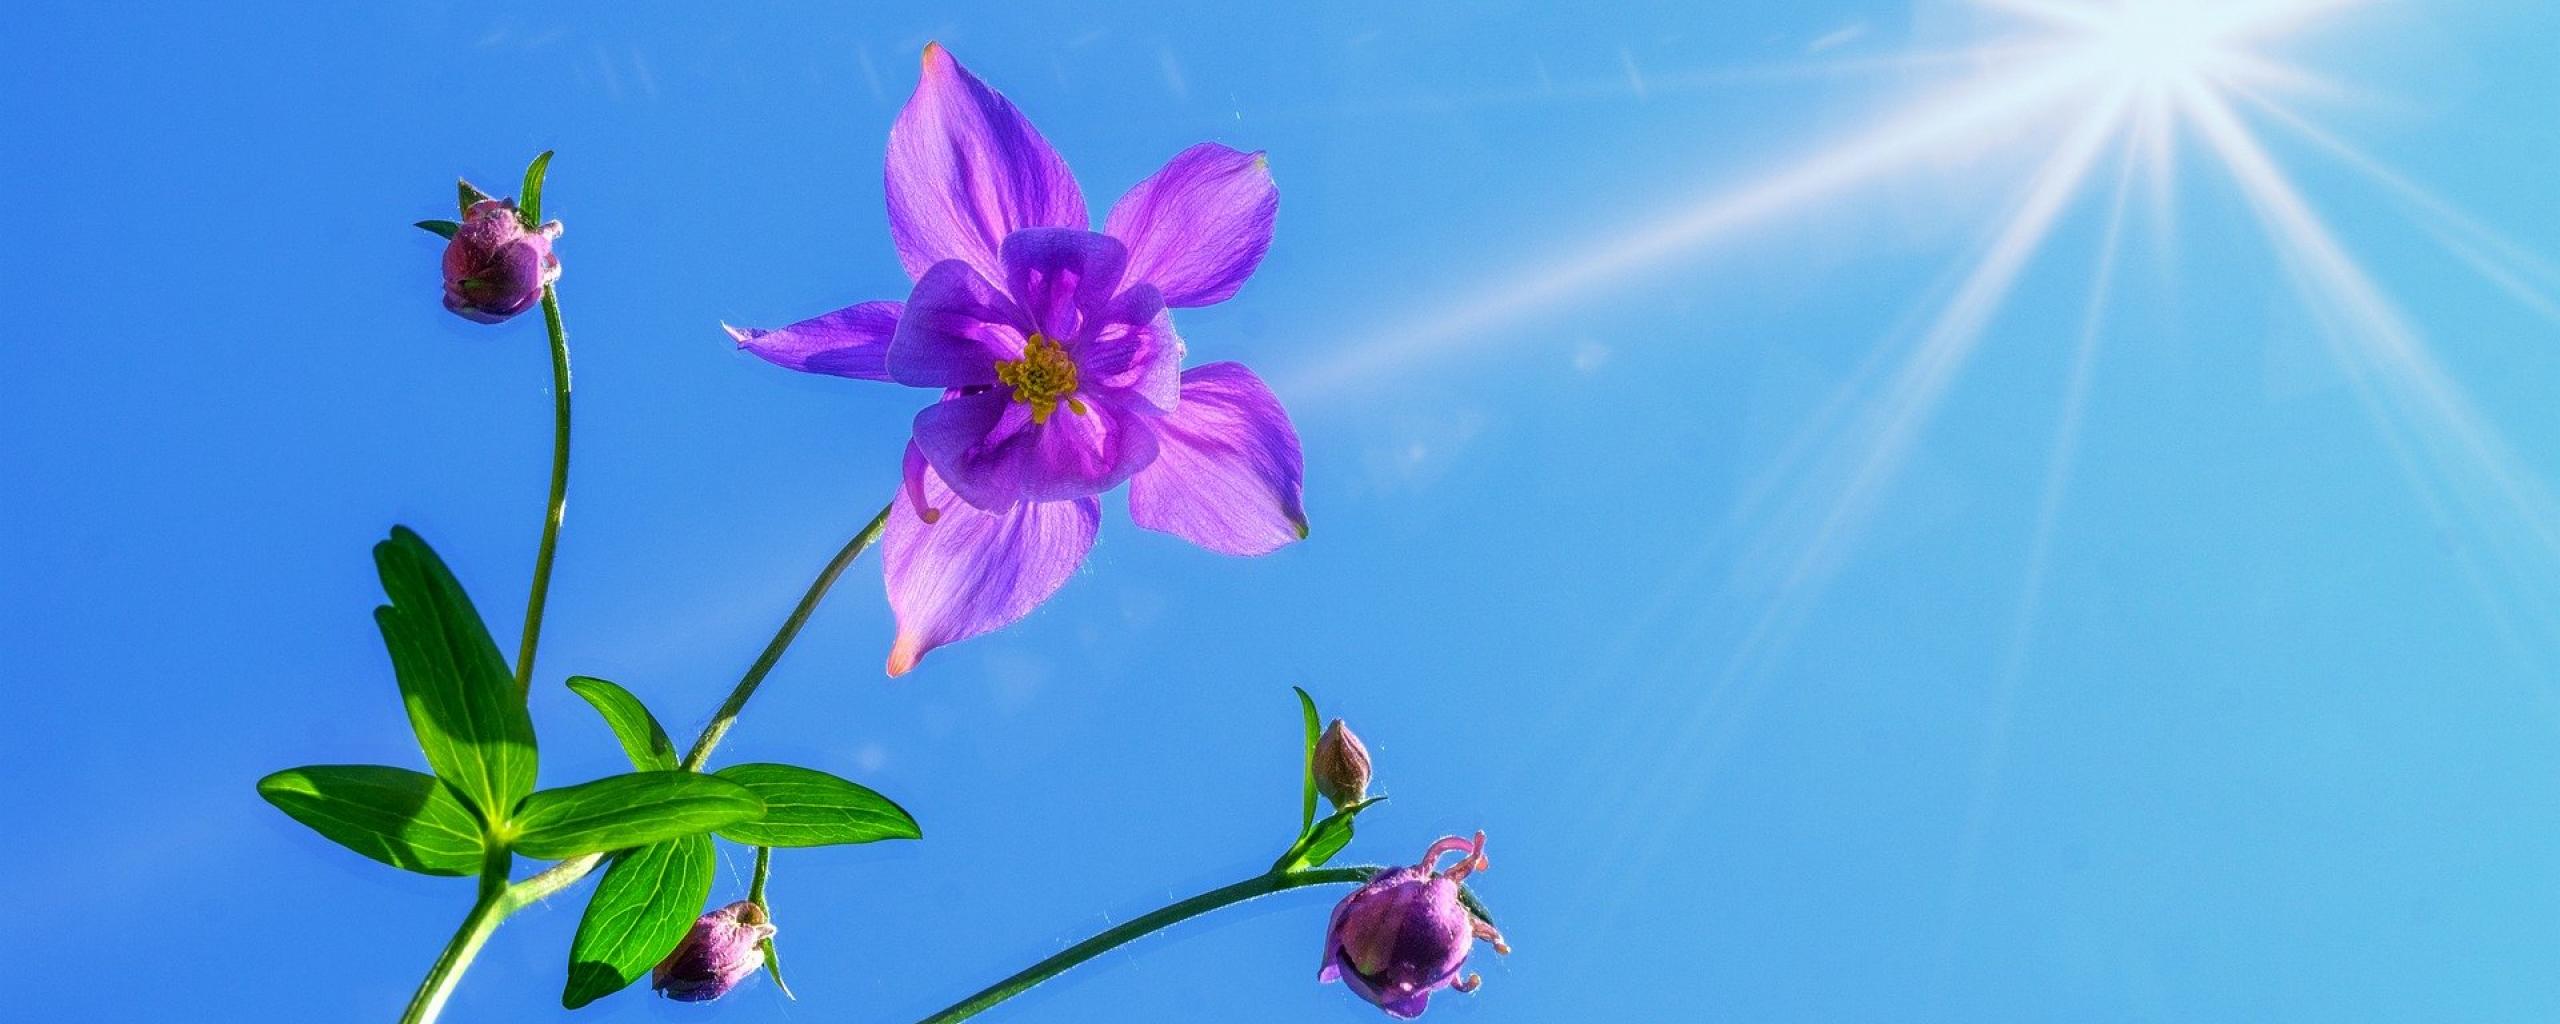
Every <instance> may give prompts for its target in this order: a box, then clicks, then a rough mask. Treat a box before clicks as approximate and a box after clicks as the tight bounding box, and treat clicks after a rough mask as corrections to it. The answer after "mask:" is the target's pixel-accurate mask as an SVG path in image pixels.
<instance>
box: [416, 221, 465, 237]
mask: <svg viewBox="0 0 2560 1024" xmlns="http://www.w3.org/2000/svg"><path fill="white" fill-rule="evenodd" d="M417 226H418V227H419V228H420V229H421V230H424V231H426V232H427V233H429V234H432V235H435V236H436V237H438V238H452V237H453V236H455V235H457V234H460V233H461V232H462V225H460V224H456V223H454V222H453V221H449V220H422V221H419V222H418V224H417Z"/></svg>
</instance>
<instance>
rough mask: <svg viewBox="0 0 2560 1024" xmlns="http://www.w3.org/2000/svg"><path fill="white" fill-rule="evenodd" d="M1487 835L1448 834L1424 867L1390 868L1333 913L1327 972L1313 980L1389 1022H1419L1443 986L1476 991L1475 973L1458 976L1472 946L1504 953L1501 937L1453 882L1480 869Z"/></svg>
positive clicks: (1326, 954)
mask: <svg viewBox="0 0 2560 1024" xmlns="http://www.w3.org/2000/svg"><path fill="white" fill-rule="evenodd" d="M1446 853H1458V854H1462V855H1463V859H1461V860H1460V861H1458V863H1456V864H1455V865H1452V866H1451V867H1450V868H1449V869H1448V870H1447V871H1439V870H1436V869H1435V868H1434V866H1433V864H1434V862H1436V861H1438V860H1439V859H1440V857H1441V855H1442V854H1446ZM1485 865H1486V861H1485V858H1484V833H1482V832H1478V833H1476V837H1475V838H1474V839H1473V840H1468V839H1461V838H1459V837H1457V836H1450V837H1448V838H1446V839H1442V840H1440V841H1439V842H1436V843H1433V844H1431V849H1430V850H1429V851H1427V852H1425V853H1424V854H1423V855H1422V863H1420V864H1417V865H1414V866H1412V867H1403V868H1390V869H1388V870H1385V871H1381V872H1379V873H1378V874H1377V876H1376V877H1374V878H1371V879H1370V880H1369V882H1368V884H1366V885H1363V886H1361V887H1360V888H1359V889H1358V890H1357V891H1354V892H1353V893H1352V894H1351V895H1349V896H1346V897H1343V900H1342V902H1341V903H1340V904H1338V905H1336V906H1335V907H1334V908H1333V921H1332V923H1331V925H1329V926H1328V927H1327V928H1326V929H1325V937H1324V967H1323V968H1322V969H1321V970H1319V971H1317V972H1316V980H1318V981H1335V980H1340V981H1341V982H1342V983H1343V985H1344V986H1345V987H1347V988H1349V989H1350V990H1351V991H1353V992H1355V993H1358V994H1359V996H1360V998H1362V999H1366V1000H1368V1001H1370V1002H1372V1003H1375V1004H1377V1005H1378V1007H1379V1008H1380V1009H1383V1010H1385V1011H1387V1013H1388V1015H1389V1016H1393V1017H1399V1018H1403V1019H1408V1020H1409V1019H1412V1018H1414V1017H1419V1016H1422V1011H1423V1008H1424V1005H1425V1004H1426V1003H1427V1002H1428V1001H1429V1000H1430V997H1431V993H1432V992H1434V991H1437V990H1439V989H1443V988H1454V989H1456V990H1458V991H1460V992H1473V991H1475V990H1476V986H1477V985H1479V984H1482V983H1483V979H1482V978H1481V977H1479V976H1477V975H1473V974H1469V975H1466V976H1464V977H1460V976H1459V971H1460V970H1461V969H1462V968H1464V967H1465V966H1466V963H1467V953H1468V951H1469V950H1471V949H1473V948H1474V947H1475V940H1477V939H1484V940H1486V941H1489V942H1491V943H1493V951H1494V952H1496V953H1509V952H1511V947H1510V946H1508V945H1505V944H1504V943H1503V941H1502V933H1501V932H1498V931H1495V930H1494V928H1493V924H1492V923H1491V922H1489V921H1486V920H1485V919H1483V918H1480V917H1477V916H1476V915H1475V912H1473V911H1471V910H1468V909H1467V905H1466V904H1465V903H1463V902H1460V901H1459V899H1458V883H1459V882H1460V881H1461V880H1463V879H1465V878H1466V877H1467V875H1468V874H1470V873H1473V872H1476V871H1482V870H1484V868H1485Z"/></svg>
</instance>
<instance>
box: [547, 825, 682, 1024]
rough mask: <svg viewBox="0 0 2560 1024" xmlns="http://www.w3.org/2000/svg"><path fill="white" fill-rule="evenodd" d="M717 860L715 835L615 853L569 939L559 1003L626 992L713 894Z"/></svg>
mask: <svg viewBox="0 0 2560 1024" xmlns="http://www.w3.org/2000/svg"><path fill="white" fill-rule="evenodd" d="M715 862H716V858H715V856H714V854H713V850H712V847H711V837H710V836H686V837H684V838H682V839H671V840H668V841H666V842H663V843H651V844H649V845H647V846H643V847H641V848H639V849H637V850H630V851H627V852H624V853H622V854H619V855H617V856H615V857H614V859H613V864H612V866H610V867H607V868H605V870H604V879H603V880H602V881H599V882H597V883H596V894H595V896H594V897H592V898H590V899H588V900H587V912H586V914H585V915H584V916H581V917H580V918H579V919H578V935H577V938H575V939H572V940H570V942H569V984H568V987H567V988H566V989H564V990H562V991H561V993H560V1005H562V1006H565V1007H568V1008H569V1009H572V1010H575V1009H577V1008H579V1007H581V1006H585V1005H587V1004H588V1003H592V1002H595V1001H596V1000H598V999H602V998H604V997H605V996H609V995H612V994H614V993H616V992H619V991H622V990H623V989H624V988H625V987H627V986H629V985H630V984H631V983H632V982H635V981H638V980H640V977H641V976H642V975H645V974H647V973H649V969H650V968H652V967H655V966H657V964H658V961H660V960H664V959H666V958H667V954H668V953H670V952H673V951H674V950H675V948H676V943H678V942H681V941H683V940H684V936H685V933H686V932H687V931H690V930H692V928H693V922H694V919H695V918H697V917H700V916H702V907H703V904H705V903H707V902H709V900H710V899H711V881H712V877H713V875H714V874H715V873H716V863H715Z"/></svg>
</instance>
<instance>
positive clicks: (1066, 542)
mask: <svg viewBox="0 0 2560 1024" xmlns="http://www.w3.org/2000/svg"><path fill="white" fill-rule="evenodd" d="M887 192H888V199H889V234H890V239H891V241H892V242H893V243H894V244H895V245H896V247H897V250H898V259H899V262H900V263H902V264H904V265H905V267H906V270H907V273H908V275H909V276H910V277H913V278H914V279H915V286H914V289H913V290H912V291H911V292H909V294H908V296H907V300H906V301H905V302H903V303H899V302H865V303H861V304H859V305H855V306H849V307H846V308H844V309H840V310H837V311H835V312H833V313H828V314H826V315H824V316H819V317H815V318H812V319H809V320H803V321H801V322H799V323H796V324H792V325H790V326H788V327H783V328H779V329H775V330H759V329H754V328H734V327H733V328H730V329H729V333H730V336H731V337H733V338H735V339H736V340H737V342H738V344H739V347H741V348H744V349H746V350H748V351H750V352H753V353H755V354H756V355H758V356H761V357H763V358H764V359H765V360H767V361H769V362H772V363H775V364H777V365H781V366H785V367H789V368H791V369H794V370H801V371H805V372H809V373H823V374H831V375H834V376H839V377H853V378H858V379H862V380H879V381H894V382H896V383H900V384H906V385H911V386H915V387H923V388H931V389H934V391H935V392H936V393H937V395H938V399H939V400H938V401H936V402H935V403H934V404H932V405H930V406H927V407H926V408H925V409H924V410H923V411H922V412H920V413H918V414H917V415H916V419H915V432H914V436H913V437H912V438H911V439H910V440H909V442H908V444H907V452H906V464H905V471H904V481H903V484H902V486H901V488H900V494H899V498H898V510H897V511H896V512H895V513H894V514H892V516H891V517H890V525H889V528H888V532H887V534H886V535H885V536H884V537H883V539H882V545H883V551H882V559H881V560H882V564H883V566H884V570H885V576H886V579H887V585H888V590H889V604H890V607H891V608H892V609H894V610H895V611H896V613H897V617H898V638H897V642H896V643H895V645H894V646H893V647H892V648H891V650H890V653H889V666H888V667H889V674H890V675H898V674H900V673H903V672H906V671H907V670H908V669H910V668H913V667H914V666H915V663H916V661H917V659H919V658H922V657H923V656H924V654H925V652H927V651H929V650H932V649H933V648H935V647H938V646H941V645H943V644H947V643H951V642H953V641H956V640H962V639H966V638H968V637H972V636H976V635H978V634H980V633H984V632H987V631H988V630H992V629H996V628H998V627H1001V626H1004V625H1006V624H1008V623H1011V622H1013V621H1014V620H1016V619H1019V618H1021V617H1022V616H1024V615H1026V614H1028V613H1029V612H1030V611H1031V609H1032V608H1034V607H1036V606H1038V605H1039V603H1040V602H1041V601H1044V600H1046V599H1047V598H1048V597H1049V595H1050V594H1052V593H1055V592H1056V591H1057V589H1058V587H1059V585H1061V584H1063V583H1065V582H1066V578H1067V576H1068V575H1069V574H1070V573H1072V572H1074V571H1075V568H1076V567H1077V566H1078V565H1080V564H1082V563H1083V561H1084V557H1085V554H1086V552H1087V551H1089V550H1091V549H1092V547H1093V540H1094V535H1095V533H1096V531H1097V529H1098V528H1099V525H1100V523H1101V517H1102V505H1101V502H1100V500H1099V498H1098V497H1097V496H1098V495H1100V494H1101V493H1102V492H1104V491H1107V490H1110V489H1111V488H1113V487H1117V486H1119V485H1120V484H1121V483H1122V482H1123V481H1126V482H1127V483H1128V484H1129V512H1130V516H1131V518H1132V519H1134V520H1135V521H1136V522H1137V524H1138V525H1140V526H1143V527H1146V528H1148V529H1153V530H1162V531H1164V532H1167V533H1171V534H1174V535H1175V536H1178V537H1182V538H1184V539H1186V540H1189V541H1191V542H1192V543H1194V544H1198V545H1200V546H1202V547H1205V548H1208V549H1210V550H1212V551H1219V552H1224V553H1227V554H1233V555H1260V554H1265V553H1268V552H1271V551H1274V550H1277V549H1278V548H1280V547H1281V546H1282V545H1285V544H1287V543H1289V542H1290V541H1293V540H1299V539H1302V538H1304V537H1305V536H1306V533H1307V526H1306V523H1307V519H1306V512H1305V509H1304V508H1303V506H1302V504H1301V501H1302V485H1301V480H1300V473H1301V465H1300V461H1299V454H1298V436H1297V431H1296V429H1295V428H1293V427H1292V426H1290V424H1289V418H1288V414H1287V413H1286V412H1284V411H1283V410H1282V409H1281V408H1280V402H1279V399H1277V398H1275V397H1273V396H1272V394H1271V389H1270V388H1268V387H1266V386H1264V385H1263V383H1262V381H1261V380H1260V379H1259V378H1257V377H1255V376H1254V375H1253V372H1252V371H1250V370H1247V369H1245V368H1244V367H1243V366H1241V365H1238V364H1236V363H1211V364H1208V365H1206V366H1197V367H1193V368H1191V369H1189V370H1184V369H1182V357H1183V342H1182V337H1181V336H1180V335H1179V334H1176V333H1175V332H1174V327H1173V317H1172V315H1171V313H1170V310H1171V309H1172V308H1177V307H1189V306H1206V305H1210V304H1213V303H1217V302H1222V301H1225V300H1226V299H1227V298H1228V297H1229V296H1232V295H1234V294H1235V293H1236V289H1238V288H1240V287H1242V286H1243V284H1244V281H1245V278H1246V277H1248V276H1251V275H1252V273H1253V270H1254V268H1255V267H1256V266H1258V265H1260V264H1261V262H1262V256H1263V253H1264V252H1265V251H1267V250H1268V249H1269V248H1270V247H1271V230H1272V222H1273V219H1274V217H1275V216H1276V215H1277V213H1278V210H1279V193H1278V191H1277V190H1276V189H1275V188H1274V187H1273V186H1272V183H1271V174H1270V170H1269V167H1268V164H1267V162H1266V161H1265V160H1264V159H1263V157H1262V155H1261V154H1259V153H1242V152H1238V151H1236V150H1232V149H1229V148H1227V147H1225V146H1220V145H1217V144H1214V143H1202V144H1200V145H1197V146H1193V147H1191V148H1190V149H1187V150H1184V151H1183V152H1182V153H1180V154H1178V155H1176V156H1175V157H1174V158H1173V160H1172V161H1171V162H1169V163H1167V164H1165V166H1164V168H1163V169H1161V170H1159V171H1157V172H1156V173H1155V175H1154V176H1152V177H1150V178H1148V179H1147V180H1145V181H1142V182H1139V183H1138V184H1137V185H1136V186H1135V187H1133V188H1131V189H1130V190H1129V192H1128V194H1126V195H1124V196H1122V197H1121V198H1120V201H1119V202H1118V203H1117V204H1115V205H1113V206H1112V208H1111V212H1110V214H1109V216H1107V217H1106V218H1104V222H1103V230H1101V231H1099V232H1096V231H1092V230H1090V229H1089V228H1090V223H1091V222H1090V220H1089V216H1088V214H1087V212H1086V209H1085V203H1084V193H1083V192H1082V191H1081V190H1079V189H1078V188H1077V186H1076V180H1075V177H1074V175H1072V174H1071V173H1069V172H1068V170H1067V164H1066V161H1065V160H1063V159H1061V158H1060V157H1059V156H1058V154H1057V152H1056V151H1055V150H1052V149H1050V148H1049V144H1048V142H1047V141H1046V140H1043V139H1042V138H1041V137H1040V133H1039V132H1038V131H1037V130H1035V129H1033V128H1032V126H1031V122H1030V121H1029V120H1027V119H1025V118H1024V117H1023V116H1022V113H1021V112H1020V111H1018V110H1016V109H1014V106H1013V104H1012V103H1010V102H1007V101H1006V100H1005V98H1004V97H1003V96H1001V95H998V94H997V93H996V92H995V91H994V90H992V89H989V88H987V87H986V85H985V84H984V83H982V82H980V81H978V79H977V78H975V77H973V76H971V75H970V74H969V72H968V70H967V69H965V68H962V67H961V66H960V62H959V61H956V60H954V59H952V57H951V54H950V53H949V52H947V51H945V50H944V49H942V47H941V46H940V45H939V44H935V45H929V46H926V47H925V51H924V70H923V73H922V77H921V78H920V80H919V81H918V82H917V83H916V91H915V95H914V96H913V97H911V98H910V99H908V101H907V105H906V109H904V110H903V111H901V112H900V113H899V114H898V120H897V123H896V125H895V126H893V127H891V128H890V130H889V155H888V171H887Z"/></svg>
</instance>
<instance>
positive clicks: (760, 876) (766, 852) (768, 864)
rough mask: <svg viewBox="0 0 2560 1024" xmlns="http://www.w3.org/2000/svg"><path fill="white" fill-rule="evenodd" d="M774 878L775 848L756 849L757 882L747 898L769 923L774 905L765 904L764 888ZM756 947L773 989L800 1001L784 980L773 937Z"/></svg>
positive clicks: (749, 890)
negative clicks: (761, 954)
mask: <svg viewBox="0 0 2560 1024" xmlns="http://www.w3.org/2000/svg"><path fill="white" fill-rule="evenodd" d="M772 878H773V847H770V846H759V847H756V874H755V881H753V882H750V883H748V884H747V898H748V899H750V900H753V901H755V905H756V909H758V910H762V911H764V916H765V920H768V921H770V920H773V904H771V903H767V902H765V899H764V887H765V883H766V882H767V881H769V880H771V879H772ZM756 946H757V948H758V949H761V950H763V951H764V972H765V973H766V974H770V975H773V987H775V988H778V989H781V990H782V997H783V998H784V999H790V1000H798V999H799V998H800V997H799V996H796V995H793V994H792V993H791V983H790V982H787V981H784V980H782V951H780V950H777V949H775V948H773V936H770V935H767V936H765V937H764V941H762V942H759V943H757V944H756Z"/></svg>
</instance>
